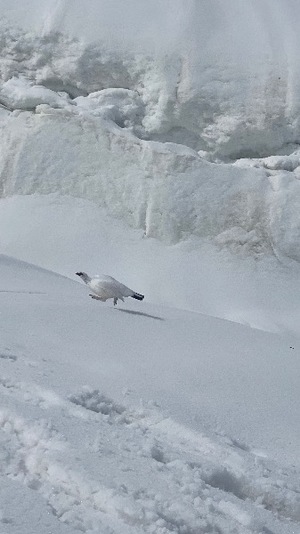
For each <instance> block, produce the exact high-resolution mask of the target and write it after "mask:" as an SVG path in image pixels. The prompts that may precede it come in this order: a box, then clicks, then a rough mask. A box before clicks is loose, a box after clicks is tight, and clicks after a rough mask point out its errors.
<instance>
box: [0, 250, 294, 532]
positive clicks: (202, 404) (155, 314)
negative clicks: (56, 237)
mask: <svg viewBox="0 0 300 534" xmlns="http://www.w3.org/2000/svg"><path fill="white" fill-rule="evenodd" d="M0 260H1V261H0V276H1V314H2V315H3V316H4V314H5V322H4V323H3V324H2V327H1V354H0V366H1V379H0V390H1V411H0V439H1V451H2V452H1V455H2V468H1V481H2V480H3V490H1V494H0V495H1V512H2V515H1V524H2V528H3V529H4V531H5V532H7V533H14V534H17V533H18V532H20V533H21V532H22V534H23V533H25V532H26V533H27V532H28V534H29V532H35V530H34V529H37V530H36V532H45V533H46V532H56V533H57V532H59V533H60V532H62V533H63V532H74V530H75V531H76V530H79V531H82V532H89V533H96V532H97V533H98V532H107V533H112V532H114V533H116V532H119V533H126V532H128V533H129V532H130V533H132V532H157V533H167V532H178V533H184V532H193V533H196V532H197V533H198V532H215V533H220V532H221V533H225V532H230V533H233V532H239V533H241V534H244V533H245V534H248V533H258V532H259V533H264V534H265V533H270V532H272V533H274V534H285V533H288V534H290V533H295V532H297V531H298V530H297V529H298V527H297V523H298V521H299V519H300V515H299V514H300V501H299V492H300V487H299V470H300V466H299V454H298V451H299V438H300V436H299V428H300V427H299V425H298V424H297V420H299V419H298V418H299V395H298V390H299V388H298V384H299V371H300V366H299V358H298V357H297V354H298V345H297V344H296V343H295V346H294V348H293V349H294V350H292V348H291V346H290V343H291V336H290V335H281V336H279V335H278V334H271V333H266V332H261V331H257V330H254V329H251V328H249V327H246V326H242V325H238V324H236V323H232V322H228V321H224V320H220V319H215V318H212V317H208V316H205V315H201V314H195V313H190V312H185V311H180V310H176V309H174V308H173V309H172V308H168V307H163V306H157V305H154V304H147V303H143V307H141V303H138V304H139V306H138V307H137V306H134V305H130V306H129V305H127V304H126V308H125V307H121V308H119V309H118V308H113V306H106V305H103V304H102V305H99V303H98V302H94V301H91V300H89V299H88V298H87V292H86V288H85V286H83V285H80V284H76V283H75V282H72V281H70V280H68V279H66V278H63V277H60V276H58V275H56V274H54V273H51V272H48V271H43V270H41V269H37V268H36V267H34V266H31V265H29V264H24V263H21V262H18V261H16V260H12V259H9V258H8V257H5V256H1V258H0ZM283 361H284V366H283ZM22 487H23V488H24V489H23V491H22V493H20V491H21V489H20V488H22ZM15 493H16V495H21V500H22V506H23V501H24V499H25V503H26V504H27V506H28V509H27V512H26V513H25V514H24V518H23V521H22V522H21V521H20V517H19V513H20V510H19V507H18V508H16V507H14V506H12V503H11V495H15ZM36 494H37V495H38V499H37V498H36ZM23 496H24V497H23ZM15 498H16V497H14V500H13V502H15ZM19 498H20V497H19ZM32 503H34V504H33V505H32ZM31 509H32V512H31ZM36 510H38V511H39V514H38V517H37V512H36ZM32 524H33V528H31V525H32Z"/></svg>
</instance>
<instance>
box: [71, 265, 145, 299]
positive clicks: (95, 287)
mask: <svg viewBox="0 0 300 534" xmlns="http://www.w3.org/2000/svg"><path fill="white" fill-rule="evenodd" d="M76 274H77V276H79V277H80V278H81V279H82V280H83V281H84V282H85V284H86V285H87V286H88V287H89V288H90V289H91V290H92V292H93V293H90V295H89V296H90V297H92V299H96V300H101V301H102V302H105V301H106V300H107V299H113V300H114V306H115V305H116V304H117V303H118V299H120V300H122V301H123V302H124V297H132V298H133V299H137V300H143V298H144V295H141V294H140V293H136V291H132V289H129V287H126V286H124V284H121V283H120V282H118V280H116V279H115V278H113V277H112V276H107V275H106V274H102V275H99V276H95V277H94V278H91V277H90V276H89V275H88V274H86V273H82V272H80V273H76Z"/></svg>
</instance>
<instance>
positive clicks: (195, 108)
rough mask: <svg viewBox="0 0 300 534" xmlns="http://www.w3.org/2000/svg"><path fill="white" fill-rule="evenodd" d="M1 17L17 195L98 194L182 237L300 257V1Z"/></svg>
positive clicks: (56, 6) (4, 159)
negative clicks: (299, 56)
mask: <svg viewBox="0 0 300 534" xmlns="http://www.w3.org/2000/svg"><path fill="white" fill-rule="evenodd" d="M0 14H1V16H2V18H1V23H0V44H1V56H0V76H1V85H0V103H1V107H0V128H1V140H2V142H1V148H0V194H1V196H8V195H14V194H32V193H35V192H39V193H45V194H47V193H50V192H61V193H63V194H70V195H73V196H78V197H85V198H89V199H92V200H93V201H94V202H96V203H97V204H99V205H101V206H105V207H106V208H107V210H108V211H109V212H110V213H111V214H113V215H114V216H117V217H119V218H123V219H125V220H126V222H127V223H129V224H131V225H132V226H134V227H139V228H143V229H144V231H145V234H146V235H148V236H153V237H159V238H161V239H164V240H166V241H167V242H171V243H174V242H177V241H178V240H181V239H185V238H187V237H189V236H191V235H196V236H201V237H204V238H209V239H211V238H213V239H214V240H215V241H216V242H217V243H219V244H220V245H226V246H230V247H232V248H234V249H239V250H240V249H242V250H245V251H250V252H251V253H253V252H255V253H256V254H261V253H264V252H266V251H274V252H275V253H276V254H279V255H281V254H284V255H288V256H290V257H292V258H295V259H300V253H299V251H298V246H297V243H298V242H299V237H300V225H299V222H298V213H299V201H298V198H299V194H300V191H299V180H298V178H299V176H300V160H299V151H298V143H299V128H300V126H299V95H300V91H299V90H300V77H299V76H300V75H299V73H300V66H299V59H298V55H297V52H296V51H297V49H299V48H300V34H299V32H298V28H297V21H298V15H300V5H299V6H298V3H297V2H296V0H289V3H288V5H287V4H286V2H285V1H284V0H276V1H275V0H272V1H271V0H248V1H247V2H242V3H241V2H239V1H238V0H228V1H227V2H226V6H225V4H224V2H221V1H218V0H210V1H209V2H207V1H206V0H197V1H192V0H190V1H187V2H186V1H183V0H172V1H171V0H166V1H165V2H163V3H161V2H158V1H154V0H153V2H140V1H139V0H131V1H129V2H127V3H126V9H125V8H124V3H123V2H121V0H119V1H116V0H109V1H108V0H107V1H104V0H89V3H88V8H87V4H86V2H83V0H82V1H80V0H72V1H68V0H65V1H63V0H56V1H54V0H47V1H46V0H39V1H38V0H30V1H29V0H23V2H21V1H18V0H10V1H8V0H7V1H4V0H2V1H1V0H0ZM275 154H281V155H282V156H281V157H282V158H283V159H282V160H280V161H281V163H280V161H279V160H276V161H275V162H274V161H273V163H272V161H271V160H270V158H268V157H267V156H271V155H273V156H274V155H275ZM242 156H243V157H244V159H240V160H239V162H238V163H237V164H234V163H232V162H233V161H234V159H235V158H237V157H239V158H241V157H242ZM246 156H247V157H248V159H245V157H246ZM254 156H255V159H254ZM250 157H252V159H249V158H250ZM274 157H275V156H274ZM278 157H279V156H278ZM271 159H272V158H271ZM275 159H276V158H275Z"/></svg>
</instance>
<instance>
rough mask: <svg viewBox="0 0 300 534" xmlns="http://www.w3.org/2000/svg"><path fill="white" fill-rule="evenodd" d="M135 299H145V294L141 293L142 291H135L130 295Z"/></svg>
mask: <svg viewBox="0 0 300 534" xmlns="http://www.w3.org/2000/svg"><path fill="white" fill-rule="evenodd" d="M130 296H131V297H132V298H133V299H136V300H143V298H144V295H141V294H140V293H133V295H130Z"/></svg>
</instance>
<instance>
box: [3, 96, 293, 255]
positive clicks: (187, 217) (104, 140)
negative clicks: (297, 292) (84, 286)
mask: <svg viewBox="0 0 300 534" xmlns="http://www.w3.org/2000/svg"><path fill="white" fill-rule="evenodd" d="M43 95H44V93H43V91H42V92H41V96H43ZM29 98H31V97H29ZM76 100H77V102H76V103H77V105H71V104H69V103H66V106H65V107H64V108H62V109H57V110H56V109H53V108H52V107H50V106H47V105H46V104H41V105H38V106H37V108H36V112H35V113H31V112H23V113H19V112H13V113H12V114H11V115H10V117H8V118H7V117H6V119H5V121H4V122H3V123H2V151H1V156H0V173H1V182H0V188H1V196H11V195H14V194H18V195H24V194H25V195H28V194H33V193H42V194H49V193H54V192H59V193H61V194H64V195H66V194H69V195H73V196H76V197H83V198H87V199H89V200H93V201H94V202H95V203H96V204H98V205H99V206H103V207H106V208H107V210H108V212H109V213H110V214H111V215H113V216H115V217H118V218H121V219H124V220H125V221H126V222H127V223H128V224H129V225H131V226H133V227H135V228H142V229H143V230H144V232H145V235H146V236H148V237H156V238H160V239H163V240H165V241H167V242H168V243H175V242H178V241H180V240H182V239H186V238H187V237H189V236H190V235H195V236H198V237H204V238H213V239H216V241H217V243H218V244H219V245H228V246H230V247H232V248H233V249H235V250H240V251H244V252H246V253H255V254H261V253H265V252H270V251H275V252H276V254H279V255H281V254H284V255H288V256H290V257H293V258H295V259H300V256H299V250H298V247H297V242H298V240H299V237H300V225H299V220H298V213H299V206H298V204H299V201H298V198H299V193H300V191H299V188H300V183H299V181H298V180H297V179H296V178H295V175H294V173H291V172H286V171H280V172H279V171H278V172H275V174H274V175H272V174H271V175H270V176H268V174H270V172H271V171H269V170H268V172H266V169H265V167H264V166H263V165H261V166H260V168H252V167H247V166H245V165H244V166H243V167H242V166H232V165H224V164H213V163H209V162H207V161H205V160H203V159H202V158H201V157H200V156H199V155H198V154H197V153H196V152H194V151H193V150H192V149H189V148H187V147H183V146H181V145H175V144H170V143H165V144H162V143H156V142H152V141H145V140H140V139H138V138H137V137H136V136H134V135H133V134H132V132H131V130H132V128H133V127H132V124H133V122H134V121H135V118H136V117H139V115H140V113H142V106H141V105H140V101H139V99H138V97H134V98H133V99H132V98H131V94H130V92H128V91H127V92H126V91H125V90H112V91H111V92H110V91H109V90H106V91H102V92H100V93H96V94H93V95H91V96H90V97H87V98H84V97H80V98H79V99H76ZM62 101H63V100H62ZM101 115H102V116H101ZM103 115H105V117H106V119H103ZM109 117H110V118H109ZM112 118H114V119H115V120H116V121H117V122H119V124H122V126H123V128H122V127H120V126H118V125H116V123H115V122H113V120H112ZM137 120H138V119H137ZM293 158H294V156H293ZM293 161H294V159H293ZM296 170H297V169H296ZM295 172H296V171H295Z"/></svg>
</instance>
